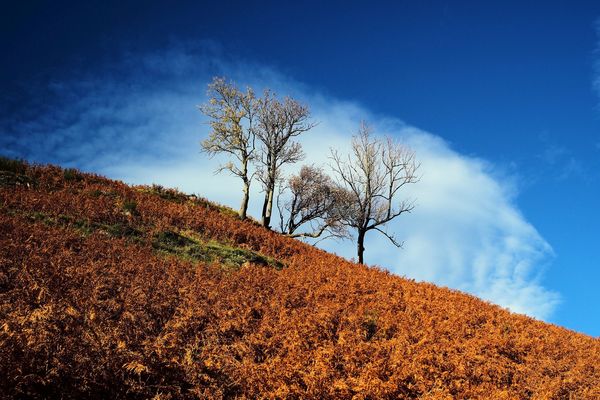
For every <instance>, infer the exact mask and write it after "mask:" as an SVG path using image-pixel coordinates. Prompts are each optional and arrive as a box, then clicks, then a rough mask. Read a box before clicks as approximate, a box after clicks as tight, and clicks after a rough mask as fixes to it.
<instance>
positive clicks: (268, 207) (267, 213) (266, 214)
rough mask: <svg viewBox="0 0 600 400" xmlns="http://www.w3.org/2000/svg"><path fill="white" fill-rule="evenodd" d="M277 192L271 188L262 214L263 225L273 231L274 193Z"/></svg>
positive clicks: (266, 194)
mask: <svg viewBox="0 0 600 400" xmlns="http://www.w3.org/2000/svg"><path fill="white" fill-rule="evenodd" d="M274 192H275V188H269V190H267V193H265V202H264V204H263V212H262V225H263V226H264V227H265V228H267V229H271V214H272V212H273V193H274Z"/></svg>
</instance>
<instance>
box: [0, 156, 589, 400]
mask: <svg viewBox="0 0 600 400" xmlns="http://www.w3.org/2000/svg"><path fill="white" fill-rule="evenodd" d="M0 166H1V168H0V169H1V171H0V207H1V208H0V359H1V362H0V395H1V396H2V397H5V398H12V397H18V398H23V397H34V398H35V397H38V398H47V397H64V398H89V397H94V398H115V397H127V398H152V397H155V398H162V399H167V398H282V399H283V398H290V399H300V398H312V399H328V398H341V399H346V398H347V399H351V398H357V399H366V398H370V399H380V398H384V399H385V398H390V399H391V398H422V399H454V398H457V399H467V398H485V399H501V398H507V399H529V398H531V399H599V398H600V384H599V382H600V340H598V339H594V338H591V337H589V336H585V335H582V334H577V333H574V332H571V331H568V330H565V329H562V328H559V327H556V326H553V325H550V324H546V323H542V322H539V321H535V320H533V319H530V318H527V317H525V316H521V315H516V314H512V313H510V312H508V311H506V310H504V309H502V308H500V307H497V306H494V305H491V304H489V303H486V302H484V301H482V300H479V299H477V298H475V297H473V296H469V295H466V294H463V293H460V292H457V291H452V290H448V289H444V288H439V287H436V286H434V285H431V284H424V283H415V282H414V281H411V280H407V279H403V278H400V277H397V276H394V275H391V274H389V273H387V272H385V271H382V270H379V269H376V268H369V267H364V266H360V265H357V264H354V263H351V262H348V261H346V260H344V259H341V258H339V257H336V256H334V255H331V254H328V253H326V252H323V251H321V250H318V249H316V248H314V247H312V246H309V245H306V244H303V243H301V242H299V241H296V240H293V239H288V238H285V237H283V236H281V235H279V234H277V233H274V232H269V231H267V230H265V229H263V228H261V227H260V226H258V224H256V223H254V222H252V221H246V222H241V221H239V220H238V219H236V217H235V213H233V212H232V211H231V210H229V209H227V208H224V207H220V206H217V205H214V204H211V203H209V202H207V201H205V200H203V199H197V198H195V197H190V196H186V195H184V194H181V193H178V192H175V191H172V190H166V189H164V188H161V187H129V186H127V185H125V184H123V183H120V182H115V181H110V180H107V179H105V178H102V177H99V176H95V175H89V174H81V173H79V172H77V171H74V170H63V169H60V168H57V167H51V166H49V167H32V166H28V165H26V164H22V163H18V162H9V161H8V160H2V163H0ZM411 267H412V268H419V266H418V265H415V266H411Z"/></svg>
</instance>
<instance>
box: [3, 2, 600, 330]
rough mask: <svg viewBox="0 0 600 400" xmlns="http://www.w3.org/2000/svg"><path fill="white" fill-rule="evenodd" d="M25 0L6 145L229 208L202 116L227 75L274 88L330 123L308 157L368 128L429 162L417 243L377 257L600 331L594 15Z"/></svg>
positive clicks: (10, 80) (411, 225)
mask: <svg viewBox="0 0 600 400" xmlns="http://www.w3.org/2000/svg"><path fill="white" fill-rule="evenodd" d="M14 3H17V2H14ZM20 3H23V4H12V5H9V6H5V8H4V9H3V13H2V15H1V16H0V26H2V35H0V50H1V51H2V54H3V60H5V61H3V62H2V63H0V83H1V85H2V86H1V87H2V93H0V153H1V154H3V155H8V156H13V157H24V158H27V159H30V160H32V161H36V162H52V163H57V164H61V165H65V166H76V167H79V168H82V169H84V170H88V171H95V172H100V173H103V174H106V175H109V176H111V177H114V178H118V179H123V180H125V181H128V182H132V183H150V182H160V183H164V184H168V185H172V186H178V187H180V188H182V189H184V190H187V191H190V192H192V191H193V192H197V193H201V194H203V195H206V196H208V197H210V198H214V199H216V200H219V201H221V202H224V203H228V204H231V205H232V206H237V202H238V194H237V190H238V189H239V188H238V186H237V182H236V181H234V180H228V179H227V178H226V177H219V178H215V177H214V176H213V175H212V173H211V171H212V170H213V169H214V168H216V167H217V166H218V162H219V160H206V159H205V158H204V157H203V156H202V155H201V154H200V153H199V146H198V143H199V141H200V140H201V139H202V137H203V136H204V135H206V132H207V130H206V129H207V128H206V126H205V125H204V124H203V119H202V116H201V115H200V114H199V113H198V112H197V110H196V109H195V106H196V105H197V104H199V103H201V102H202V101H204V92H205V87H206V83H207V82H208V81H209V79H210V78H211V77H212V76H213V75H215V74H226V75H228V76H230V77H232V78H233V79H235V80H236V81H238V82H240V83H241V84H251V85H253V86H255V87H256V88H262V87H266V86H268V87H272V88H274V89H276V90H277V91H278V92H279V93H281V94H290V95H293V96H296V97H298V98H300V99H302V100H304V101H306V102H307V103H309V104H310V105H311V107H312V109H313V114H314V116H315V119H316V120H318V121H320V122H321V123H320V124H319V127H318V131H317V133H316V134H315V135H314V136H313V138H310V137H308V136H307V138H306V140H305V142H304V143H303V145H304V146H305V150H306V151H307V153H308V158H309V161H311V162H317V163H325V162H326V153H324V152H323V151H322V150H323V137H328V139H329V142H330V144H329V145H330V146H334V147H340V148H342V149H343V147H344V146H346V145H347V143H348V141H349V138H350V136H351V134H352V133H353V131H354V130H355V128H356V126H357V124H358V121H359V120H360V119H361V118H366V119H368V120H369V121H370V122H371V123H372V124H374V126H375V128H376V131H377V132H378V133H381V134H393V135H395V136H397V137H398V138H400V139H402V140H404V141H405V142H407V143H409V144H410V145H411V146H413V147H414V148H415V149H416V150H417V155H418V156H419V155H420V159H421V161H422V164H423V174H424V176H423V179H422V181H421V183H420V184H419V185H416V186H415V188H414V189H411V192H408V193H406V196H413V197H414V198H416V199H417V208H416V209H415V211H414V213H413V214H411V215H410V216H408V217H406V218H405V219H403V220H401V221H399V222H398V223H397V224H396V225H394V228H395V229H396V230H397V231H398V233H399V235H400V236H401V237H402V238H403V239H404V240H405V242H406V244H405V249H404V250H400V251H398V250H396V249H395V248H393V246H392V247H391V248H390V246H387V245H386V244H385V243H384V242H382V241H380V240H378V239H377V238H371V240H370V242H369V243H368V244H367V253H366V260H367V262H370V263H375V264H379V265H381V266H383V267H386V268H388V269H390V270H392V271H393V272H396V273H398V274H401V275H405V276H409V277H413V278H415V279H423V280H430V281H433V282H436V283H438V284H441V285H446V286H450V287H455V288H458V289H461V290H466V291H469V292H471V293H474V294H476V295H479V296H481V297H483V298H486V299H488V300H490V301H494V302H496V303H499V304H501V305H503V306H505V307H509V308H511V309H513V310H515V311H518V312H524V313H527V314H529V315H533V316H536V317H538V318H542V319H544V320H547V321H550V322H553V323H557V324H560V325H563V326H566V327H568V328H570V329H575V330H577V331H581V332H585V333H588V334H590V335H594V336H599V335H600V316H599V315H598V313H597V312H596V310H597V309H598V308H599V307H600V294H599V293H600V291H599V290H597V285H598V282H599V281H600V268H599V267H600V243H599V238H600V213H599V212H598V204H600V185H599V184H600V180H599V178H600V157H599V156H600V108H599V99H600V97H599V91H600V85H599V84H598V83H597V82H600V70H599V68H598V65H599V61H600V53H599V50H598V28H597V22H596V21H597V20H598V18H599V17H600V4H598V3H595V2H589V3H586V2H577V4H572V2H567V1H564V2H544V4H541V3H540V5H533V4H531V5H523V4H520V2H513V3H511V2H497V3H495V4H491V2H461V4H460V5H458V4H456V3H457V2H429V1H427V2H387V3H386V2H381V3H379V4H377V5H373V4H368V3H367V2H327V4H321V3H325V2H314V3H310V2H302V3H301V4H300V3H298V4H294V3H291V2H290V3H288V4H281V3H282V2H273V3H269V2H258V3H255V4H253V5H250V4H247V3H249V2H235V1H223V2H207V3H206V4H202V3H201V2H187V3H186V2H178V5H177V6H172V5H167V3H166V2H164V3H162V4H160V3H158V2H157V3H152V2H114V3H113V4H110V3H111V2H93V1H92V2H72V3H71V4H67V3H64V4H61V3H60V2H20ZM125 3H126V4H125ZM415 3H418V4H415ZM315 138H318V140H317V139H315ZM289 172H292V170H290V171H289ZM255 189H257V187H255ZM259 196H260V193H258V191H257V190H256V191H255V194H254V197H255V198H256V200H255V202H254V204H251V206H252V207H254V210H257V209H258V206H259V205H258V203H257V202H258V197H259ZM255 214H256V211H255ZM402 218H404V217H402ZM323 245H324V246H325V247H326V248H328V249H329V250H332V251H336V252H338V253H339V254H341V255H344V256H347V257H352V256H353V255H354V254H353V251H352V249H353V245H352V243H341V244H340V243H324V244H323ZM369 251H370V253H369Z"/></svg>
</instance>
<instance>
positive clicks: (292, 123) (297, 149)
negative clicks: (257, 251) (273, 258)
mask: <svg viewBox="0 0 600 400" xmlns="http://www.w3.org/2000/svg"><path fill="white" fill-rule="evenodd" d="M309 117H310V111H309V109H308V107H307V106H305V105H303V104H300V103H299V102H298V101H296V100H294V99H292V98H290V97H286V98H284V99H283V101H279V100H278V99H277V98H276V96H275V95H274V94H273V93H272V92H270V91H269V90H266V91H265V94H264V97H263V98H262V99H261V100H260V107H259V114H258V129H257V130H256V137H257V138H258V139H259V140H260V142H261V146H260V152H259V156H258V157H257V160H256V161H257V168H258V172H259V174H258V178H259V180H260V182H261V183H262V185H263V190H264V192H265V200H264V203H263V209H262V225H263V226H264V227H266V228H270V224H271V214H272V211H273V200H274V196H275V187H276V184H277V181H278V179H280V178H281V167H282V166H283V165H284V164H291V163H295V162H298V161H300V160H302V159H303V158H304V152H303V151H302V147H301V146H300V143H298V142H295V141H294V138H295V137H297V136H298V135H300V134H302V133H304V132H306V131H308V130H310V129H311V128H313V127H314V126H315V124H314V123H312V122H310V121H309Z"/></svg>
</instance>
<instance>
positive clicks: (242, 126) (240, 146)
mask: <svg viewBox="0 0 600 400" xmlns="http://www.w3.org/2000/svg"><path fill="white" fill-rule="evenodd" d="M207 93H208V96H209V100H208V102H207V103H205V104H203V105H201V106H199V108H200V110H201V111H202V113H204V114H205V115H206V116H208V117H209V118H210V126H211V132H210V135H209V137H208V138H207V139H206V140H204V141H203V142H202V148H203V150H204V151H205V152H206V153H208V154H209V155H210V156H211V157H214V156H215V155H217V154H221V153H226V154H229V155H230V157H231V158H232V159H233V161H232V160H230V161H229V162H227V163H226V164H224V165H222V166H221V167H219V169H217V171H216V172H217V173H218V172H221V171H223V170H228V171H230V172H231V174H233V175H235V176H237V177H239V178H240V179H241V180H242V182H243V185H244V186H243V189H242V190H243V197H242V204H241V206H240V210H239V216H240V218H241V219H246V212H247V210H248V200H249V198H250V184H251V182H252V175H251V174H250V173H249V166H250V163H251V161H252V160H253V159H254V157H255V149H256V146H255V143H256V134H255V130H256V123H257V115H258V109H259V102H258V99H256V97H255V95H254V92H253V91H252V89H251V88H247V89H246V92H242V91H240V90H239V89H238V88H237V87H236V86H235V85H234V84H233V83H230V82H227V81H226V80H225V79H224V78H219V77H215V78H213V81H212V83H210V84H209V85H208V91H207Z"/></svg>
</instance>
